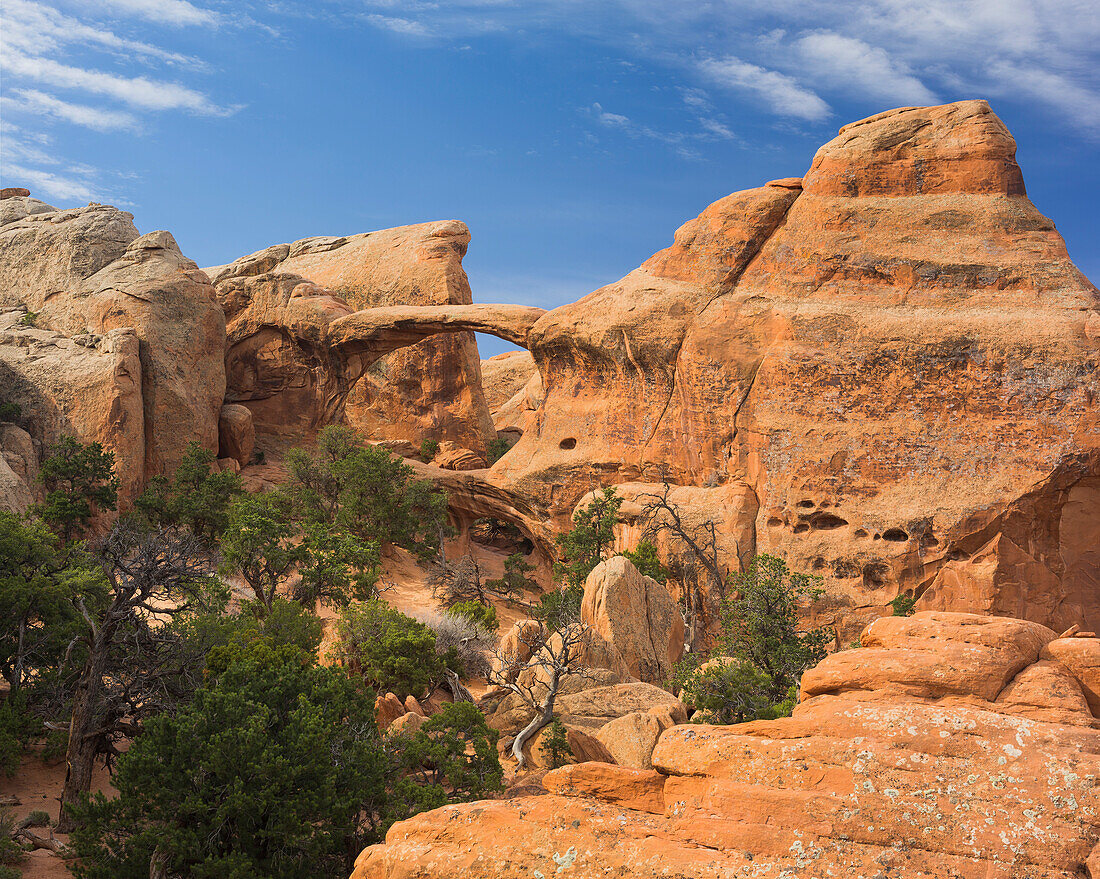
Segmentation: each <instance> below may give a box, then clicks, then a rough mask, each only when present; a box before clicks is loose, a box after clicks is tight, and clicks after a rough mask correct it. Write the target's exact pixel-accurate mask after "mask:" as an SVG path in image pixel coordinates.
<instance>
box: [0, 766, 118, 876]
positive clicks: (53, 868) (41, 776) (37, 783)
mask: <svg viewBox="0 0 1100 879" xmlns="http://www.w3.org/2000/svg"><path fill="white" fill-rule="evenodd" d="M64 783H65V761H64V760H56V761H53V762H50V763H47V762H45V761H44V760H42V758H41V756H40V755H39V754H38V753H37V752H32V753H28V754H25V755H24V756H23V762H22V763H21V764H20V766H19V771H18V772H17V773H16V774H15V775H14V776H13V777H11V778H8V777H6V776H4V775H2V774H0V797H8V796H15V797H17V798H18V799H19V804H18V805H16V806H14V807H12V812H13V813H14V814H15V817H16V820H18V819H20V818H24V817H26V816H27V815H29V814H30V813H31V812H34V811H36V810H42V811H45V812H48V813H49V815H50V818H52V819H56V818H57V810H58V806H59V805H60V802H61V788H62V786H63V785H64ZM92 791H93V792H96V791H102V792H103V793H105V794H107V795H108V796H111V795H112V794H113V793H114V788H112V787H111V780H110V776H108V774H107V770H105V769H104V768H103V767H102V766H101V765H100V766H97V767H96V773H95V776H94V779H93V784H92ZM34 832H35V833H36V834H37V835H39V836H46V835H47V834H48V832H49V831H48V829H47V828H45V827H36V828H35V829H34ZM57 839H58V840H59V841H61V842H66V841H67V840H68V837H67V836H65V835H64V834H59V835H58V836H57ZM22 870H23V875H24V876H25V877H28V879H71V876H72V874H71V873H70V872H69V871H68V869H66V867H65V862H64V861H63V860H61V859H60V858H59V857H57V856H56V855H55V854H53V853H52V852H48V851H45V850H42V849H39V850H38V851H35V852H31V853H30V854H29V855H28V856H27V860H25V861H24V862H23V864H22Z"/></svg>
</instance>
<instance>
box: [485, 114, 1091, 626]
mask: <svg viewBox="0 0 1100 879" xmlns="http://www.w3.org/2000/svg"><path fill="white" fill-rule="evenodd" d="M1098 339H1100V294H1098V293H1097V290H1096V288H1095V287H1093V286H1092V284H1090V283H1089V282H1088V281H1087V280H1086V279H1085V278H1084V276H1082V275H1081V273H1080V272H1079V271H1078V270H1077V269H1076V268H1075V267H1074V266H1073V264H1072V262H1071V261H1070V259H1069V257H1068V255H1067V253H1066V250H1065V245H1064V243H1063V242H1062V239H1061V237H1060V236H1059V235H1058V233H1057V232H1056V231H1055V229H1054V225H1053V224H1052V223H1051V222H1050V220H1048V219H1047V218H1046V217H1044V216H1042V215H1041V214H1040V213H1039V212H1038V211H1036V210H1035V208H1034V206H1033V205H1032V204H1031V203H1030V202H1029V201H1028V200H1027V197H1026V196H1025V194H1024V189H1023V184H1022V177H1021V174H1020V170H1019V167H1018V166H1017V164H1016V162H1015V144H1014V141H1013V140H1012V137H1011V135H1009V133H1008V132H1007V130H1006V129H1005V128H1004V126H1003V124H1002V123H1001V122H1000V120H999V119H998V118H997V117H996V116H995V115H994V114H993V113H992V111H991V110H990V109H989V107H988V105H987V104H986V103H985V102H983V101H966V102H962V103H959V104H949V105H946V106H943V107H932V108H910V109H905V110H897V111H891V112H890V113H884V114H880V115H879V116H875V117H872V118H870V119H867V120H863V121H862V122H858V123H854V124H852V125H848V126H845V127H844V129H842V132H841V134H840V135H839V136H838V137H837V138H836V139H834V140H833V141H831V142H830V143H828V144H826V145H825V146H824V147H822V148H821V150H820V151H819V152H818V155H817V156H816V158H815V159H814V162H813V165H812V166H811V169H810V171H809V173H808V174H807V175H806V177H805V178H804V180H802V181H799V180H797V179H788V180H781V181H774V182H773V183H771V184H769V185H767V186H764V187H761V188H759V189H754V190H748V191H746V192H740V193H735V194H734V195H731V196H728V197H727V198H724V199H722V200H720V201H718V202H716V203H715V204H713V205H711V206H710V207H709V208H707V209H706V210H705V211H704V212H703V214H702V215H701V216H700V217H699V218H697V219H696V220H693V221H691V222H689V223H687V224H685V225H684V226H683V227H682V228H681V229H680V230H679V231H678V232H677V233H676V240H675V243H674V245H673V246H672V247H670V248H669V249H667V250H665V251H662V252H661V253H659V254H657V255H655V256H654V257H653V258H651V259H650V260H648V261H647V262H646V263H645V264H644V265H643V266H642V267H640V268H639V269H637V270H635V271H634V272H632V273H631V274H629V275H628V276H627V277H626V278H624V279H623V280H622V281H619V282H617V283H615V284H612V285H609V286H608V287H605V288H603V289H601V290H598V291H596V292H595V293H593V294H591V295H589V296H587V297H585V298H584V299H582V300H580V301H579V302H577V303H574V304H572V305H567V306H564V307H562V308H559V309H556V310H554V311H552V312H550V313H549V314H547V315H546V316H545V317H543V318H542V319H541V320H540V321H539V322H538V323H537V324H535V325H534V327H533V328H532V329H531V331H530V333H529V336H528V344H529V347H530V350H531V352H532V354H533V356H534V359H535V362H536V364H537V366H538V368H539V371H540V374H541V377H542V384H543V386H544V394H543V397H542V399H541V402H540V403H539V404H538V406H537V409H536V410H535V411H534V412H533V413H532V415H531V417H530V418H528V419H527V422H526V424H525V428H526V429H525V430H524V433H523V438H522V439H521V440H520V442H519V443H518V444H517V445H516V447H515V448H514V449H513V450H512V451H511V452H510V453H509V454H508V455H507V456H506V457H505V458H504V459H502V460H501V462H499V463H498V464H497V465H496V467H495V468H494V471H493V476H492V480H493V481H494V482H495V483H496V484H498V485H500V486H501V487H502V488H504V489H506V490H508V491H512V492H515V493H516V494H518V495H521V496H522V497H523V498H524V500H525V501H526V502H527V503H528V504H529V505H531V506H532V507H533V508H535V509H536V510H539V511H542V512H544V514H545V515H548V516H549V517H550V518H551V521H553V522H555V523H556V524H557V527H559V528H561V527H565V526H566V524H567V522H568V515H569V513H570V512H571V511H572V509H573V507H574V505H575V504H576V503H577V502H578V500H579V499H580V498H581V496H582V495H583V494H584V493H585V492H586V491H588V490H590V489H592V488H595V487H597V486H599V485H606V484H616V483H620V484H622V483H638V482H640V483H650V484H653V483H658V482H660V481H661V480H668V481H670V482H672V483H673V484H677V485H681V486H687V487H696V488H703V487H705V488H706V489H707V490H708V491H709V490H717V489H727V490H733V491H737V492H741V493H742V494H743V495H744V496H745V497H746V498H747V499H748V500H747V502H746V504H745V508H746V509H752V510H754V511H755V513H754V516H755V521H753V522H751V523H744V522H738V523H737V525H736V527H735V529H734V531H732V532H730V533H729V535H728V542H729V543H730V544H731V545H736V546H737V547H738V548H739V552H738V553H737V556H746V555H751V553H752V552H772V553H775V554H778V555H781V556H783V557H785V558H787V559H788V561H789V562H790V564H791V566H792V567H793V568H795V569H800V570H806V571H812V572H815V573H820V574H822V575H823V576H824V577H825V585H826V589H827V592H828V598H827V601H826V603H825V605H823V607H822V609H821V611H820V613H819V615H818V618H817V622H820V623H830V624H834V625H836V626H837V627H838V629H839V633H840V640H841V642H845V643H846V642H848V641H850V640H851V639H852V637H854V636H855V634H856V633H857V632H858V631H859V629H860V628H861V626H862V623H864V622H866V621H867V620H868V619H870V618H873V617H874V616H876V615H877V614H878V613H879V610H880V609H881V608H882V607H883V606H885V604H886V602H888V601H890V600H891V599H893V598H894V597H895V596H896V595H897V594H898V593H899V592H908V593H909V594H911V595H915V596H923V597H922V598H921V603H920V606H921V607H926V608H929V609H937V608H939V609H965V610H984V611H987V612H991V613H1005V614H1012V615H1019V616H1022V617H1025V618H1028V619H1032V620H1035V621H1037V622H1041V623H1044V624H1047V625H1050V626H1052V627H1054V628H1056V629H1062V628H1065V627H1067V626H1068V625H1070V624H1071V623H1073V622H1078V621H1080V622H1083V623H1084V624H1085V625H1086V627H1087V628H1097V627H1100V590H1098V589H1097V586H1098V585H1100V550H1098V549H1097V547H1098V546H1100V531H1098V528H1100V525H1098V524H1097V523H1100V490H1098V489H1097V485H1098V484H1100V482H1098V476H1100V409H1098V405H1100V404H1098V402H1097V401H1098V400H1100V386H1098V376H1100V356H1098V352H1100V348H1098V344H1097V342H1098ZM735 518H739V517H735ZM746 551H747V552H746ZM741 560H742V561H743V558H742V559H741ZM738 561H739V559H738V557H736V556H734V555H733V554H731V553H727V554H726V563H727V564H728V565H729V566H730V567H731V568H734V569H736V567H737V565H738Z"/></svg>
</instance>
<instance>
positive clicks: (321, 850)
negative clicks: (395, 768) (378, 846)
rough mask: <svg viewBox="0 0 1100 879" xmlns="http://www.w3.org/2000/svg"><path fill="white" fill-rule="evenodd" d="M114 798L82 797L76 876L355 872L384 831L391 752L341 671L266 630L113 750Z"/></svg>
mask: <svg viewBox="0 0 1100 879" xmlns="http://www.w3.org/2000/svg"><path fill="white" fill-rule="evenodd" d="M112 781H113V784H114V786H115V788H116V789H117V790H118V796H117V797H116V798H115V799H111V800H108V799H107V798H106V797H104V796H103V795H102V794H97V795H96V796H95V797H94V798H92V799H91V800H90V801H87V802H86V803H85V804H84V805H83V806H80V807H77V812H78V817H79V818H80V819H81V827H80V828H79V829H78V830H77V831H76V832H75V833H74V834H73V837H72V841H73V845H74V847H75V849H76V851H77V853H78V855H79V856H80V859H79V861H77V862H76V864H75V865H74V872H75V873H76V875H77V876H78V877H81V879H147V877H148V876H149V875H150V864H151V863H156V862H157V861H158V860H159V862H160V865H161V867H162V871H161V875H165V876H191V877H197V879H221V877H239V879H252V877H260V876H264V877H271V879H312V877H315V876H321V875H323V876H344V875H348V873H349V872H350V871H351V869H352V866H353V861H354V859H355V856H356V855H357V854H358V852H359V851H360V850H361V849H362V848H363V846H364V845H366V844H368V843H370V842H374V841H376V840H378V838H379V834H380V831H381V821H382V815H383V814H384V812H385V807H386V790H385V785H386V757H385V754H384V752H383V750H382V747H381V742H380V739H379V737H378V735H377V732H376V730H375V726H374V704H373V699H372V698H371V696H370V695H369V694H364V693H362V692H361V691H360V690H359V689H358V688H357V687H356V686H355V684H354V682H352V681H350V680H348V678H347V676H346V675H344V674H343V673H342V672H341V671H340V670H338V669H334V668H328V667H325V666H321V665H318V664H317V662H316V659H315V658H314V657H312V656H310V655H309V654H306V653H304V652H303V651H301V650H299V649H297V648H294V647H287V646H283V647H278V646H275V645H273V644H271V643H270V642H269V641H267V640H259V641H254V642H251V643H245V644H239V643H238V644H234V645H228V646H226V647H220V648H217V649H215V650H214V651H212V652H211V656H210V658H209V662H208V666H207V673H206V682H205V684H204V685H203V687H202V688H201V689H200V690H199V691H198V692H197V693H196V695H195V699H194V702H193V703H192V704H190V705H188V706H185V707H183V708H182V709H181V710H179V711H177V712H174V713H168V714H163V715H161V716H159V717H157V718H154V719H153V720H152V721H151V722H150V723H149V724H148V728H147V730H146V732H145V733H144V734H143V735H142V736H141V737H139V738H138V739H136V740H135V741H134V743H133V745H132V746H131V748H130V750H129V751H128V752H127V753H126V754H124V755H123V756H122V757H121V758H120V759H119V765H118V771H117V772H116V773H115V776H114V778H113V780H112Z"/></svg>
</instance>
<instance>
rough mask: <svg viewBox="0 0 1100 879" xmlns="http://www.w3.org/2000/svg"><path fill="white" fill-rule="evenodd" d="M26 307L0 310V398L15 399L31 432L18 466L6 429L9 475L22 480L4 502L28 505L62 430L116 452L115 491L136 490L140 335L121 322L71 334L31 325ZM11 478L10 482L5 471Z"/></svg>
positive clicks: (142, 445) (140, 442)
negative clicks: (42, 462) (117, 325)
mask: <svg viewBox="0 0 1100 879" xmlns="http://www.w3.org/2000/svg"><path fill="white" fill-rule="evenodd" d="M26 315H27V312H26V311H25V310H24V309H22V308H19V309H10V310H8V311H0V401H2V402H8V403H15V404H16V405H17V406H19V408H20V410H21V414H20V419H19V420H20V423H21V424H22V426H23V427H24V428H25V429H26V436H27V437H28V439H30V440H31V447H30V449H29V450H28V449H27V444H26V443H25V442H21V443H19V446H20V449H21V451H19V457H20V458H21V459H22V465H21V466H20V465H18V464H16V461H15V457H14V454H15V453H16V452H17V449H16V447H15V440H16V438H15V437H14V436H13V437H12V438H11V439H10V440H9V439H8V437H7V436H6V434H5V442H4V452H5V455H4V457H5V458H6V459H8V466H9V467H12V465H15V467H12V469H13V471H15V470H17V471H19V472H15V473H13V475H14V476H15V477H16V478H17V479H18V480H19V482H20V483H21V485H22V488H18V487H14V488H12V489H11V490H10V491H12V492H14V494H12V495H10V496H12V497H18V498H19V501H18V503H17V504H14V503H9V504H8V506H18V507H19V508H20V511H22V510H24V509H26V506H27V505H28V504H29V503H30V501H31V500H32V499H33V496H34V494H35V490H36V486H35V485H34V477H35V475H36V473H37V465H38V461H39V460H40V459H41V458H42V457H43V455H44V453H45V452H46V450H47V449H48V447H49V446H50V445H51V444H52V443H55V442H57V441H58V439H60V438H61V436H62V435H63V434H68V435H72V436H75V437H77V438H78V439H79V440H81V442H85V443H91V442H99V443H101V444H102V445H103V447H104V448H105V449H108V450H109V451H111V452H113V453H114V456H115V472H116V473H117V474H118V477H119V480H120V483H121V484H120V488H119V494H120V496H121V497H122V498H124V499H126V498H133V497H135V496H136V495H137V494H139V493H140V491H141V488H142V486H143V485H144V474H145V455H146V426H145V418H144V405H143V392H142V381H141V376H142V368H141V357H140V353H139V349H140V341H139V339H138V337H137V335H136V334H135V333H134V331H133V330H131V329H129V328H123V329H115V330H108V331H107V332H105V333H102V334H92V333H88V334H82V335H79V336H76V337H75V338H70V337H68V336H66V335H63V334H61V333H57V332H54V331H52V330H44V329H39V328H38V327H36V326H31V325H30V324H29V322H28V321H27V319H26ZM0 427H4V428H9V426H8V425H2V426H0ZM21 432H22V431H21ZM9 446H11V450H10V453H9ZM28 454H29V456H30V459H29V460H28V459H27V456H28ZM8 481H9V484H12V485H14V483H11V477H10V476H9V477H8Z"/></svg>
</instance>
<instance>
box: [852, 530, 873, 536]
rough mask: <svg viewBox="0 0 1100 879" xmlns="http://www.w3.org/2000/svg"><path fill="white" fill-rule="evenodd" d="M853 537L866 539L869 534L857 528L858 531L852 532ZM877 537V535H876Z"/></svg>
mask: <svg viewBox="0 0 1100 879" xmlns="http://www.w3.org/2000/svg"><path fill="white" fill-rule="evenodd" d="M852 535H853V536H854V537H866V536H867V532H866V531H864V530H863V529H862V528H857V529H856V530H855V531H853V532H852ZM876 536H877V535H876Z"/></svg>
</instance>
